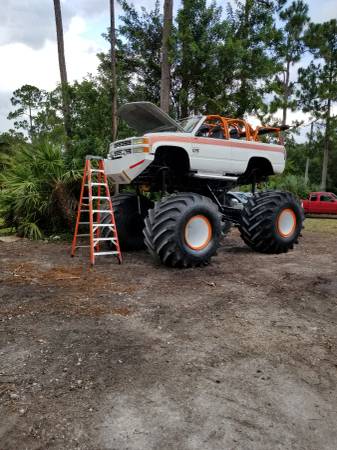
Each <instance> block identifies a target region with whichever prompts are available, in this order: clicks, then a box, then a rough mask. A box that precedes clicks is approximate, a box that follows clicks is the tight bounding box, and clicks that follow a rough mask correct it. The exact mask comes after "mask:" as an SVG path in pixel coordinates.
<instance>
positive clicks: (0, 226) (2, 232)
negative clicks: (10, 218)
mask: <svg viewBox="0 0 337 450" xmlns="http://www.w3.org/2000/svg"><path fill="white" fill-rule="evenodd" d="M3 227H4V220H3V219H2V218H1V217H0V236H9V235H10V234H14V233H15V230H14V228H3Z"/></svg>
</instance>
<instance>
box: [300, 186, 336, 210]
mask: <svg viewBox="0 0 337 450" xmlns="http://www.w3.org/2000/svg"><path fill="white" fill-rule="evenodd" d="M302 207H303V209H304V212H305V214H336V215H337V196H336V195H335V194H333V193H332V192H311V194H309V198H308V199H307V200H302Z"/></svg>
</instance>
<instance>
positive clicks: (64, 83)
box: [54, 0, 71, 139]
mask: <svg viewBox="0 0 337 450" xmlns="http://www.w3.org/2000/svg"><path fill="white" fill-rule="evenodd" d="M54 10H55V23H56V35H57V49H58V58H59V66H60V76H61V89H62V102H63V117H64V128H65V132H66V135H67V137H68V138H69V139H70V138H71V128H70V105H69V92H68V78H67V68H66V60H65V55H64V40H63V25H62V11H61V4H60V0H54Z"/></svg>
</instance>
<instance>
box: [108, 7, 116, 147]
mask: <svg viewBox="0 0 337 450" xmlns="http://www.w3.org/2000/svg"><path fill="white" fill-rule="evenodd" d="M110 58H111V137H112V141H115V140H116V136H117V76H116V29H115V1H114V0H110Z"/></svg>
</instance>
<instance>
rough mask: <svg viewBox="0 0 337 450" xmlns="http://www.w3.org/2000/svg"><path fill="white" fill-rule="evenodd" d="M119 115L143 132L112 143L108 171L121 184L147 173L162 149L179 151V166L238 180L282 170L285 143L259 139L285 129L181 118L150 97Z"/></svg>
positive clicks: (199, 174) (202, 175) (210, 176)
mask: <svg viewBox="0 0 337 450" xmlns="http://www.w3.org/2000/svg"><path fill="white" fill-rule="evenodd" d="M119 115H120V117H121V118H122V119H124V120H125V121H126V122H127V123H128V124H129V125H130V126H131V127H132V128H134V129H136V130H137V131H138V132H139V133H141V136H138V137H130V138H128V139H123V140H118V141H116V142H114V143H112V144H111V145H110V151H109V155H108V159H107V160H106V161H105V167H106V171H107V174H108V175H109V176H110V177H111V178H113V179H114V180H115V181H116V182H117V183H120V184H129V183H130V182H131V181H132V180H134V179H135V178H136V177H137V176H138V175H140V174H141V173H142V172H144V170H145V169H147V168H148V167H149V166H150V164H151V163H152V162H153V161H154V160H155V158H156V155H158V153H162V152H163V151H165V152H171V153H172V151H173V152H175V155H176V158H175V159H176V160H175V161H172V163H173V164H175V166H174V170H176V168H177V164H179V163H180V162H181V163H182V164H186V165H187V169H188V171H189V172H190V174H193V176H194V177H197V178H208V179H217V180H223V181H237V180H238V179H239V177H240V176H242V175H244V174H245V175H246V177H242V179H243V181H247V180H244V178H247V177H248V178H249V176H251V175H252V174H254V173H255V177H256V179H257V181H258V177H259V176H261V177H266V176H268V175H272V174H279V173H282V172H283V170H284V166H285V158H286V153H285V148H284V146H283V145H281V144H278V143H264V142H260V141H259V137H260V136H261V134H264V133H266V132H269V133H270V132H271V131H275V132H276V133H277V134H278V133H279V131H280V130H281V129H280V128H271V127H259V128H258V129H257V130H253V129H252V128H251V126H250V125H249V124H248V123H247V122H245V121H243V120H237V119H227V118H223V117H221V116H216V115H212V116H194V117H189V118H187V119H183V120H181V121H178V122H176V121H175V120H173V119H172V118H171V117H170V116H168V115H167V114H165V113H164V112H163V111H162V110H161V109H160V108H158V107H157V106H155V105H153V104H152V103H149V102H136V103H128V104H126V105H125V106H123V107H122V108H121V109H120V111H119Z"/></svg>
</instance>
